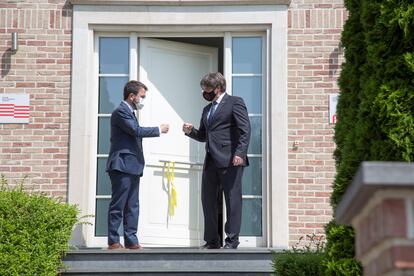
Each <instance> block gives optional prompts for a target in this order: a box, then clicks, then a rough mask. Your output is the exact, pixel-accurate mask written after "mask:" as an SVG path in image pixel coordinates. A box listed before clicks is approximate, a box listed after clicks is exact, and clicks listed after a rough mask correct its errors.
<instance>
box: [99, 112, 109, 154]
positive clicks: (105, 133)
mask: <svg viewBox="0 0 414 276" xmlns="http://www.w3.org/2000/svg"><path fill="white" fill-rule="evenodd" d="M110 120H111V118H109V117H100V118H98V154H108V153H109V142H110V141H109V139H110V135H111V130H110V125H109V124H110Z"/></svg>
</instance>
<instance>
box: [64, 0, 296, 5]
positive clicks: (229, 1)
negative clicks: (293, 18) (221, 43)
mask: <svg viewBox="0 0 414 276" xmlns="http://www.w3.org/2000/svg"><path fill="white" fill-rule="evenodd" d="M290 2H291V0H70V3H71V4H73V5H157V6H158V5H166V6H171V5H173V6H176V5H178V6H185V5H186V6H190V5H191V6H192V5H195V6H209V5H289V4H290Z"/></svg>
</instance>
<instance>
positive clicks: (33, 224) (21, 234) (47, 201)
mask: <svg viewBox="0 0 414 276" xmlns="http://www.w3.org/2000/svg"><path fill="white" fill-rule="evenodd" d="M77 215H78V210H77V208H76V207H75V206H70V205H68V204H65V203H61V202H59V201H58V200H57V199H54V198H50V197H47V196H45V195H43V194H40V193H34V192H26V191H24V190H23V185H22V184H21V185H19V186H17V187H14V188H10V187H8V185H7V181H6V180H5V178H4V176H2V177H1V185H0V275H56V274H57V273H58V269H59V267H61V266H62V265H63V263H62V261H61V258H62V256H63V255H64V254H65V253H66V252H67V250H68V249H69V244H68V241H69V239H70V236H71V232H72V228H73V226H74V225H75V223H76V222H77Z"/></svg>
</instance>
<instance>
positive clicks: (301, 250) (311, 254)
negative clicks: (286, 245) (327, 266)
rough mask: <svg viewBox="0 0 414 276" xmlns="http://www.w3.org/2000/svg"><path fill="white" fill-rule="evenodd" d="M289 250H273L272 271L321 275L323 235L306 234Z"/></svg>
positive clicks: (287, 274) (281, 275)
mask: <svg viewBox="0 0 414 276" xmlns="http://www.w3.org/2000/svg"><path fill="white" fill-rule="evenodd" d="M304 238H305V237H301V238H300V239H299V241H298V242H297V243H296V244H295V245H294V246H292V249H291V250H284V251H283V252H273V271H274V272H275V275H277V276H319V275H323V270H324V269H323V265H322V261H323V258H324V255H325V253H324V251H325V241H324V240H323V236H316V235H315V234H313V235H306V240H304Z"/></svg>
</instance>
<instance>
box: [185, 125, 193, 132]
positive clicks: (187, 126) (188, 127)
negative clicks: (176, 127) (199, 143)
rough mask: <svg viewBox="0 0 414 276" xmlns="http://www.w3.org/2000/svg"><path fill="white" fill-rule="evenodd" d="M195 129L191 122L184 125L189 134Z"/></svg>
mask: <svg viewBox="0 0 414 276" xmlns="http://www.w3.org/2000/svg"><path fill="white" fill-rule="evenodd" d="M192 129H193V125H192V124H189V123H184V125H183V131H184V133H185V134H189V133H190V132H191V130H192Z"/></svg>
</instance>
